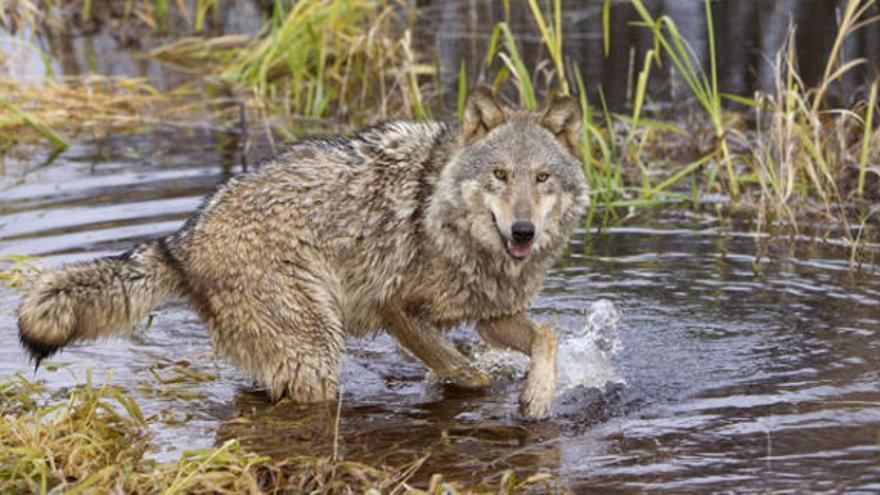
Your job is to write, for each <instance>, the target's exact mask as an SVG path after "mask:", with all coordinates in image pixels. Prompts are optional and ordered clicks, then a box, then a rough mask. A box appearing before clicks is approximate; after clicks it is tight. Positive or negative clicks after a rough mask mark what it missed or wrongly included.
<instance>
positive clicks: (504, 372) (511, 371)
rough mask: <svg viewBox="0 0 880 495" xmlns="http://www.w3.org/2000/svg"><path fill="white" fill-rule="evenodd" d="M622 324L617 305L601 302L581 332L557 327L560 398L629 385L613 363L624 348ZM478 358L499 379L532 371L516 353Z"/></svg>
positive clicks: (486, 353) (595, 304)
mask: <svg viewBox="0 0 880 495" xmlns="http://www.w3.org/2000/svg"><path fill="white" fill-rule="evenodd" d="M619 323H620V313H618V311H617V308H616V307H615V306H614V303H612V302H611V301H609V300H608V299H599V300H596V301H594V302H593V303H592V304H591V305H590V307H589V309H588V310H587V311H586V318H585V322H584V326H583V327H582V328H581V329H572V328H565V327H557V329H556V333H557V340H558V346H559V350H558V354H557V360H556V369H557V376H558V395H560V396H561V395H563V394H565V393H566V392H568V391H571V390H573V389H576V388H580V387H584V388H602V387H604V386H605V385H606V384H609V383H616V384H623V383H625V381H624V379H623V377H622V376H620V373H618V371H617V369H616V368H615V367H614V364H613V363H612V360H611V358H612V356H613V355H614V354H616V353H618V352H619V351H620V350H621V348H622V347H623V344H622V343H621V341H620V333H619ZM474 358H475V359H474V363H475V365H476V366H477V368H478V369H480V370H482V371H484V372H486V373H489V374H490V375H492V376H494V377H496V378H506V379H511V380H517V379H522V378H524V377H525V374H526V371H527V370H528V363H529V360H528V358H527V357H526V356H524V355H522V354H519V353H516V352H509V351H503V350H498V349H493V348H488V349H485V350H483V351H481V352H477V353H476V355H475V356H474Z"/></svg>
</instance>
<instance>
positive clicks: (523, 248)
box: [507, 240, 532, 260]
mask: <svg viewBox="0 0 880 495" xmlns="http://www.w3.org/2000/svg"><path fill="white" fill-rule="evenodd" d="M507 252H508V253H510V255H511V256H513V257H514V258H516V259H518V260H524V259H526V258H528V257H529V255H530V254H532V241H529V242H526V243H522V244H520V243H518V242H514V241H510V240H508V241H507Z"/></svg>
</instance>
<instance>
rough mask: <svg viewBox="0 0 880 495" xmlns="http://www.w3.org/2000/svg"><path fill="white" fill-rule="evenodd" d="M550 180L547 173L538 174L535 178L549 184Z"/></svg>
mask: <svg viewBox="0 0 880 495" xmlns="http://www.w3.org/2000/svg"><path fill="white" fill-rule="evenodd" d="M549 178H550V174H548V173H547V172H538V175H536V176H535V180H536V181H538V182H547V179H549Z"/></svg>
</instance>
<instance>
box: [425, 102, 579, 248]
mask: <svg viewBox="0 0 880 495" xmlns="http://www.w3.org/2000/svg"><path fill="white" fill-rule="evenodd" d="M580 132H581V111H580V105H579V104H578V102H577V101H576V100H575V99H574V98H571V97H557V98H553V99H552V100H551V101H550V102H549V103H548V104H547V106H546V108H545V109H543V110H541V111H539V112H524V111H516V110H512V109H509V108H507V107H506V106H504V105H502V104H500V103H499V102H498V101H497V100H496V99H495V98H494V96H493V95H492V92H491V91H490V90H488V89H486V88H479V89H477V90H476V92H475V93H474V94H473V95H472V96H471V97H470V99H469V100H468V103H467V106H466V108H465V115H464V123H463V125H462V128H461V135H460V138H459V139H460V143H459V149H458V150H457V152H456V153H454V154H453V156H452V157H451V159H450V161H449V163H448V164H447V165H446V167H445V168H444V169H443V172H442V173H441V176H440V179H439V182H438V184H437V190H436V193H437V194H436V197H435V199H434V201H433V202H432V204H431V206H430V212H429V215H430V216H433V217H434V219H435V220H439V221H440V222H441V223H442V224H443V227H445V229H446V230H451V231H452V232H453V233H454V234H456V235H457V236H458V237H466V238H467V239H461V240H468V241H472V242H475V243H476V244H477V245H479V246H481V247H482V248H483V249H485V250H488V251H490V252H493V253H495V254H497V255H499V256H503V257H504V259H505V261H508V262H510V263H513V264H520V263H524V262H527V261H528V260H529V259H530V258H532V257H534V256H536V255H539V254H540V253H542V252H543V251H547V250H552V249H551V248H558V247H559V246H560V244H562V245H564V244H565V242H566V241H567V239H568V235H569V234H570V231H571V228H572V227H573V225H574V222H575V221H576V220H577V218H578V217H580V215H581V214H582V213H583V210H584V207H585V206H586V204H587V202H588V194H587V186H586V183H585V180H584V174H583V170H582V169H581V162H580V160H579V159H578V158H577V156H576V154H577V153H578V152H579V148H580V146H579V142H580V139H579V138H580Z"/></svg>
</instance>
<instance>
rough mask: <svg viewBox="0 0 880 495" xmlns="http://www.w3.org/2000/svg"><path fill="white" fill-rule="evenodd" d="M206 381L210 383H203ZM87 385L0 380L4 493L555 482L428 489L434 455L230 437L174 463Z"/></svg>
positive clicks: (128, 405)
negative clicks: (290, 453)
mask: <svg viewBox="0 0 880 495" xmlns="http://www.w3.org/2000/svg"><path fill="white" fill-rule="evenodd" d="M199 378H203V377H199ZM111 379H112V374H111V375H110V376H108V378H107V382H106V383H104V384H95V383H94V382H93V380H92V377H91V374H90V373H88V372H87V373H86V375H85V380H84V382H83V383H82V384H81V385H79V386H76V387H74V388H72V389H70V390H69V391H66V392H63V391H62V392H58V393H49V392H48V391H47V389H46V388H45V387H44V385H43V384H41V383H39V382H34V381H30V380H28V379H27V378H25V377H24V376H22V375H21V374H19V375H17V376H16V377H14V378H11V379H8V380H4V381H2V382H0V485H2V486H3V491H4V493H8V494H11V495H12V494H25V493H27V494H30V493H40V494H45V493H66V494H68V495H72V494H78V493H132V494H163V495H165V494H181V493H248V494H264V493H401V494H402V493H412V494H416V493H430V494H450V495H454V494H458V493H475V492H479V493H515V492H518V491H522V490H525V489H528V488H538V487H541V486H544V487H545V488H546V485H545V484H546V483H548V482H550V481H551V478H550V477H549V476H548V475H545V474H536V475H533V476H530V477H528V478H526V479H524V480H518V479H517V477H516V475H515V474H514V473H513V472H512V471H502V472H500V473H498V475H497V476H494V477H492V479H491V480H484V481H481V482H479V483H476V484H473V483H472V484H461V483H458V482H456V481H454V480H448V479H446V478H444V476H443V475H442V474H439V473H437V474H433V475H432V476H430V477H428V479H429V481H428V482H427V483H426V484H425V485H424V488H423V489H418V488H416V487H414V486H413V484H412V483H411V481H410V480H411V478H412V477H413V475H415V474H416V473H417V472H418V471H419V469H420V468H421V467H422V465H423V464H424V462H425V460H426V459H427V458H428V457H429V456H430V454H429V453H424V454H422V455H420V456H417V457H415V458H414V459H412V460H411V461H410V462H405V463H403V464H400V465H397V466H371V465H367V464H364V463H360V462H357V461H355V460H347V459H342V458H341V456H340V455H338V454H336V455H333V456H325V457H318V456H304V455H301V456H296V457H292V458H285V459H273V458H271V457H267V456H262V455H258V454H255V453H252V452H248V451H246V450H245V449H244V448H242V447H241V446H240V445H239V443H238V442H237V441H236V440H234V439H232V440H228V441H225V442H223V443H222V444H221V445H219V446H218V447H216V448H208V449H194V450H188V451H186V452H184V453H183V454H182V455H181V456H180V457H179V459H177V460H176V461H174V462H158V461H156V460H153V459H151V458H150V456H149V453H150V452H151V451H153V450H156V449H157V446H156V445H155V444H153V443H152V442H151V438H150V433H149V426H150V425H151V424H152V423H154V422H156V421H159V420H160V418H158V417H152V416H145V415H144V413H143V411H142V410H141V409H140V407H139V406H138V404H137V402H136V401H135V400H134V399H133V398H132V397H131V396H130V395H129V394H127V393H126V392H124V391H123V390H121V389H118V388H116V387H113V386H111V385H109V382H110V381H111Z"/></svg>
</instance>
